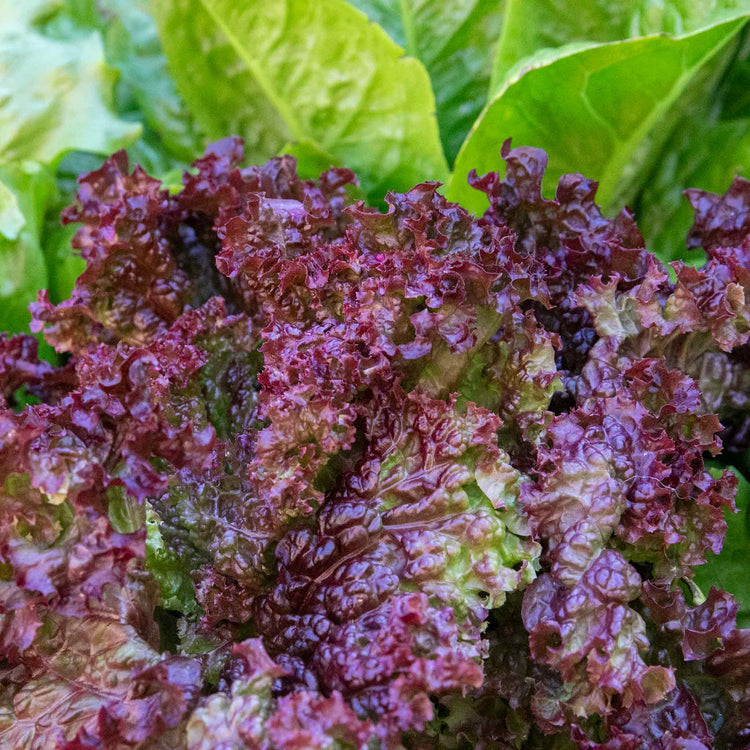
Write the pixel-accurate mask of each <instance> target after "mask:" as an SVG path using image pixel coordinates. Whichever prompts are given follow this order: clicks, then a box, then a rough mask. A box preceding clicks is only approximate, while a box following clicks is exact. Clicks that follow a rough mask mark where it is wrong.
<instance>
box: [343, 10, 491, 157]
mask: <svg viewBox="0 0 750 750" xmlns="http://www.w3.org/2000/svg"><path fill="white" fill-rule="evenodd" d="M350 2H351V4H352V5H354V6H355V7H357V8H359V9H360V10H362V11H364V12H365V13H367V16H368V18H370V19H372V20H373V21H375V22H376V23H379V24H380V25H381V26H382V27H383V28H384V29H385V30H386V31H387V32H388V34H389V35H390V36H391V38H392V39H393V40H394V41H396V42H397V43H398V44H400V45H401V46H402V47H403V48H404V49H405V50H406V53H407V54H408V55H411V56H412V57H416V58H417V59H418V60H421V61H422V62H423V63H424V66H425V67H426V68H427V72H428V73H429V74H430V79H431V80H432V88H433V89H434V91H435V98H436V100H437V118H438V123H439V125H440V135H441V137H442V140H443V145H444V146H445V150H446V152H447V154H448V158H449V159H450V160H451V161H452V160H453V159H455V158H456V154H457V153H458V149H459V148H460V147H461V143H462V141H463V140H464V138H465V137H466V134H467V133H468V132H469V129H470V128H471V126H472V124H473V123H474V120H475V119H476V117H477V115H478V114H479V113H480V112H481V110H482V107H483V106H484V104H485V101H486V100H487V86H488V84H489V76H490V69H491V66H492V50H493V48H494V46H495V44H496V42H497V39H498V36H499V34H500V27H501V21H502V13H501V8H502V3H501V2H498V1H497V0H350Z"/></svg>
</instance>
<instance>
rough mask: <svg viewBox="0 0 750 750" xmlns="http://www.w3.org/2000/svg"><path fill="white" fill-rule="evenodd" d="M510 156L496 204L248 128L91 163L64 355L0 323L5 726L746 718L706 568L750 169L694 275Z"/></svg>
mask: <svg viewBox="0 0 750 750" xmlns="http://www.w3.org/2000/svg"><path fill="white" fill-rule="evenodd" d="M503 158H504V159H505V161H506V167H507V168H506V175H505V177H504V178H503V179H501V178H500V176H499V175H496V174H490V175H485V176H484V177H481V178H479V177H477V176H476V175H473V176H472V177H471V181H472V184H474V185H475V186H476V187H477V188H479V189H481V190H483V191H484V192H486V193H487V195H488V197H489V199H490V208H489V209H488V210H487V212H486V213H485V215H484V216H483V217H481V218H475V217H473V216H471V215H470V214H468V213H467V212H466V211H464V210H463V209H462V208H461V207H460V206H458V205H456V204H452V203H449V202H447V201H446V200H445V199H444V198H443V197H442V195H441V194H440V193H439V192H438V185H437V184H436V183H424V184H421V185H417V186H416V187H415V188H414V189H412V190H411V191H409V192H408V193H406V194H389V195H388V196H386V203H387V210H386V211H385V213H383V212H379V211H377V210H375V209H372V208H369V207H367V206H365V205H364V204H362V203H361V202H359V201H354V200H353V199H352V197H351V195H352V187H353V186H354V185H355V184H356V181H355V177H354V175H353V174H352V173H351V172H349V171H348V170H345V169H332V170H330V171H328V172H326V173H324V174H323V175H321V177H320V179H319V180H318V181H309V180H301V179H300V178H299V177H298V175H297V173H296V163H295V161H294V159H292V158H291V157H280V158H277V159H272V160H271V161H270V162H269V163H268V164H266V165H265V166H262V167H241V166H240V163H241V161H242V143H241V141H239V139H227V140H225V141H221V142H219V143H217V144H214V145H213V146H211V147H210V148H209V149H208V150H207V152H206V154H205V155H204V156H203V157H202V158H201V159H199V160H198V161H196V163H195V165H194V170H193V172H192V173H186V175H185V178H184V187H183V189H182V191H181V192H179V193H178V194H176V195H170V194H169V193H168V192H167V191H166V190H164V189H163V188H162V186H161V184H160V183H159V182H158V181H157V180H154V179H152V178H151V177H149V176H148V175H146V174H145V172H144V171H143V170H141V169H140V168H138V167H136V168H135V170H133V171H132V172H131V171H129V167H128V163H127V158H126V156H125V155H124V153H118V154H115V155H114V156H113V157H111V158H110V159H109V160H107V162H105V164H104V165H103V166H102V167H101V169H99V170H97V171H96V172H93V173H91V174H89V175H86V176H84V177H82V178H81V180H80V191H79V195H78V200H77V202H76V204H75V205H74V206H73V207H71V208H69V209H68V210H67V211H66V212H65V214H64V220H65V221H68V222H77V223H79V224H80V225H81V228H80V229H79V231H78V234H77V235H76V237H75V240H74V247H75V248H76V249H77V250H78V251H79V252H80V253H81V255H82V256H83V258H84V259H85V260H86V270H85V271H84V273H83V274H82V275H81V276H80V278H79V279H78V281H77V282H76V285H75V288H74V290H73V293H72V294H71V297H70V299H69V300H67V301H65V302H62V303H61V304H59V305H57V306H54V305H52V304H51V303H50V301H49V299H48V297H47V296H46V294H45V293H41V294H40V296H39V299H38V301H37V302H36V303H34V305H32V314H33V324H32V326H33V330H34V331H37V332H38V331H43V332H44V335H45V337H46V339H47V341H48V342H49V343H50V344H52V345H53V346H54V347H55V348H56V350H57V351H58V352H60V353H64V354H65V355H66V356H67V358H68V359H67V364H65V365H64V366H62V367H53V366H52V365H49V364H48V363H46V362H44V361H41V360H40V359H39V358H38V357H37V351H36V341H35V340H34V339H33V338H32V337H30V336H13V337H5V338H2V339H0V384H1V385H2V395H3V398H4V401H3V408H2V410H0V483H1V484H0V656H1V657H2V661H0V746H2V747H8V748H21V747H24V748H40V749H42V748H44V749H46V748H65V749H67V750H74V749H83V748H87V749H90V748H102V749H104V748H107V749H109V748H127V747H142V748H187V749H191V750H198V749H199V748H200V749H202V748H205V750H209V749H214V748H241V747H245V748H262V749H263V750H273V749H281V748H295V749H299V750H302V749H303V748H372V750H374V749H375V748H397V747H407V748H428V747H433V748H437V747H445V748H452V747H464V746H466V745H467V743H468V745H469V746H476V747H500V748H505V747H508V748H510V747H514V748H518V747H547V746H549V747H553V746H554V747H563V746H564V745H565V743H570V742H573V743H576V744H577V745H578V746H579V747H581V748H586V749H589V748H591V749H593V748H607V749H610V750H614V749H615V748H619V749H623V750H625V749H627V750H635V749H636V748H646V747H657V748H663V750H674V749H676V748H683V749H684V748H695V750H698V748H712V747H714V746H722V747H740V746H742V745H743V744H744V743H746V742H747V741H749V740H750V721H749V720H748V716H750V693H749V692H748V684H750V674H749V673H748V669H749V668H750V667H749V666H748V665H749V664H750V643H749V639H748V633H747V631H739V630H737V628H736V624H735V615H736V611H737V607H736V605H735V604H734V602H733V601H732V598H731V596H730V595H729V594H726V593H724V592H721V591H718V590H716V589H711V591H710V592H709V593H708V595H707V597H705V600H702V598H701V595H700V593H699V592H697V589H693V596H692V598H691V597H688V599H691V600H690V601H688V600H686V598H685V595H684V592H683V587H684V586H686V583H685V582H686V581H688V582H690V579H691V578H692V575H693V573H692V570H693V568H694V566H696V565H700V564H702V563H703V562H705V560H706V554H707V552H714V553H715V552H718V551H720V549H721V546H722V543H723V538H724V533H725V529H726V525H725V522H724V515H723V512H724V508H725V507H727V508H732V507H733V497H734V491H735V486H736V480H735V479H734V477H733V475H731V474H730V473H729V472H726V473H725V474H723V475H721V476H718V477H715V476H713V475H712V474H711V473H710V472H709V471H708V470H707V468H706V467H705V466H704V457H705V456H707V455H717V454H718V453H719V452H720V451H721V450H722V445H723V441H728V442H729V443H730V445H731V447H733V448H734V449H741V448H747V447H748V444H749V443H750V408H748V401H747V396H746V394H747V392H748V389H749V388H750V356H748V347H749V346H750V343H749V341H750V308H749V307H748V302H747V300H748V298H749V297H748V295H749V294H750V238H749V237H750V234H749V233H750V219H748V217H750V189H748V183H746V182H744V181H742V180H739V179H738V180H737V181H735V183H734V184H733V185H732V187H731V188H730V190H729V192H728V193H727V194H726V195H725V196H724V197H719V196H714V195H710V194H707V193H702V192H699V191H689V193H688V196H689V199H690V201H691V203H692V204H693V206H694V207H695V209H696V223H695V225H694V227H693V229H692V230H691V233H690V238H689V244H690V246H695V245H698V244H700V245H702V246H703V247H704V249H705V250H706V251H707V253H708V256H709V257H708V261H707V263H706V265H705V266H704V267H703V268H698V269H695V268H691V267H687V266H684V265H682V264H679V263H676V264H674V272H675V281H670V277H669V273H668V271H667V269H666V268H665V267H664V266H662V264H661V263H660V262H659V261H657V260H656V259H655V257H654V256H652V255H650V254H649V253H648V252H647V251H646V249H645V248H644V243H643V238H642V237H641V235H640V233H639V231H638V229H637V227H636V225H635V222H634V219H633V216H632V215H631V213H630V212H629V211H627V210H624V211H623V212H621V213H620V215H619V216H617V217H616V218H615V219H609V218H607V217H605V216H603V215H602V214H601V212H600V211H599V209H598V208H597V206H596V204H595V201H594V198H595V192H596V187H597V186H596V183H595V182H592V181H590V180H586V179H585V178H583V177H582V176H580V175H566V176H564V177H563V178H562V179H561V181H560V184H559V186H558V189H557V193H556V195H555V198H554V200H547V199H545V198H543V196H542V194H541V184H542V177H543V173H544V169H545V166H546V156H545V155H544V153H543V152H541V151H539V150H536V149H530V148H518V149H514V150H511V149H510V146H509V144H507V145H506V147H504V149H503ZM717 705H719V706H720V708H721V710H720V720H717V713H716V706H717Z"/></svg>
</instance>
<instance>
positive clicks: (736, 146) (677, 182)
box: [634, 28, 750, 263]
mask: <svg viewBox="0 0 750 750" xmlns="http://www.w3.org/2000/svg"><path fill="white" fill-rule="evenodd" d="M742 36H743V38H742V39H741V40H740V42H741V43H740V44H739V45H737V48H736V49H731V50H729V52H730V53H731V54H730V55H728V58H730V59H729V62H728V64H727V62H726V61H725V62H724V65H722V66H720V68H719V70H718V71H716V73H715V74H714V77H715V78H717V79H718V80H716V82H715V83H714V84H713V86H712V87H711V90H712V95H711V96H708V97H706V99H705V101H704V102H703V103H702V106H699V107H697V108H696V109H694V110H693V111H689V112H686V113H685V114H684V115H683V116H682V118H681V119H680V121H679V123H678V124H677V126H676V127H675V129H674V132H673V135H672V137H671V138H670V141H669V153H668V154H667V153H665V154H664V156H663V157H662V158H660V159H659V160H658V162H657V163H656V166H655V168H654V170H653V171H652V173H651V174H650V175H648V176H647V178H646V179H645V180H644V187H643V190H642V192H641V193H640V195H639V196H638V199H637V200H636V202H635V204H634V208H635V210H636V213H637V215H638V217H639V225H640V226H641V229H642V230H643V233H644V235H645V236H646V237H647V239H648V240H649V242H650V244H651V246H652V247H653V248H654V249H655V250H656V251H657V252H658V254H659V256H660V257H661V258H662V259H663V260H665V261H667V260H677V259H680V260H684V261H686V262H688V263H691V262H693V263H700V262H702V261H703V260H704V259H705V256H704V254H703V253H701V252H700V251H697V252H695V253H693V254H686V253H685V236H686V234H687V231H688V229H689V228H690V225H691V224H692V221H693V210H692V208H691V206H690V204H689V203H688V201H687V200H686V199H685V197H684V196H683V190H684V189H685V188H687V187H695V188H700V189H701V190H708V191H710V192H714V193H723V192H724V191H725V190H726V189H727V187H728V185H729V184H730V183H731V182H732V179H733V178H734V177H735V176H736V175H741V176H743V177H745V178H747V177H748V176H749V175H750V95H749V94H748V91H749V90H750V88H749V87H748V85H747V81H748V80H750V78H749V77H750V29H748V28H746V29H745V31H744V33H743V35H742Z"/></svg>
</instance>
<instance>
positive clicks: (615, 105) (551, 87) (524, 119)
mask: <svg viewBox="0 0 750 750" xmlns="http://www.w3.org/2000/svg"><path fill="white" fill-rule="evenodd" d="M744 22H745V18H738V19H733V20H731V21H725V22H723V23H720V24H719V25H717V26H715V27H711V28H708V29H705V30H703V31H699V32H695V33H692V34H689V35H686V36H683V37H678V38H669V37H664V36H653V37H645V38H641V39H633V40H628V41H620V42H612V43H609V44H602V45H598V46H595V47H590V48H587V49H583V50H577V51H575V50H574V51H571V52H570V53H569V54H567V55H564V56H562V57H559V58H558V59H555V60H553V61H551V62H548V63H547V64H543V65H541V66H539V67H535V68H533V69H531V70H529V71H528V72H526V73H525V75H523V76H521V77H520V78H518V79H516V80H514V81H512V82H511V83H510V84H509V85H508V86H507V87H506V88H504V89H503V90H501V91H500V92H499V93H498V94H497V95H496V96H495V98H494V99H493V100H492V101H491V102H490V103H489V104H488V106H487V108H486V109H485V111H484V112H483V114H482V115H481V117H480V119H479V120H478V121H477V123H476V124H475V126H474V128H473V130H472V132H471V134H470V135H469V137H468V138H467V140H466V142H465V143H464V145H463V147H462V148H461V151H460V153H459V155H458V158H457V160H456V167H455V170H454V174H453V177H452V178H451V181H450V183H449V186H448V196H449V197H450V198H451V199H452V200H457V201H460V202H462V203H463V204H464V205H465V206H466V207H467V208H469V209H470V210H473V211H482V210H484V207H485V206H486V205H487V201H486V198H485V197H484V196H482V195H481V194H480V193H478V192H477V191H474V190H472V189H471V188H469V187H468V185H467V184H466V176H467V174H468V172H469V170H471V169H472V168H475V169H476V170H477V172H479V173H480V174H482V173H485V172H488V171H492V170H497V169H498V168H499V167H500V156H499V153H500V147H501V145H502V142H503V141H504V140H505V139H506V138H508V137H512V138H513V141H514V144H515V145H517V146H518V145H533V146H539V147H541V148H544V149H545V150H546V151H547V152H548V154H549V169H548V170H547V175H546V179H545V185H546V187H547V188H549V187H551V186H554V185H555V184H556V183H557V181H558V179H559V178H560V176H561V175H562V174H565V173H567V172H581V173H583V174H585V175H586V176H587V177H590V178H593V179H596V180H599V182H600V188H599V193H598V199H599V201H600V202H601V203H602V204H603V205H605V206H607V207H609V206H612V205H615V206H618V205H620V204H622V203H623V202H626V201H627V200H629V199H630V198H632V197H633V195H634V193H635V192H636V190H637V188H638V187H639V186H640V180H642V179H643V176H644V171H645V170H647V169H649V168H650V167H651V161H652V160H653V158H654V156H655V155H656V154H658V152H659V149H660V148H661V146H662V145H663V144H664V141H665V139H666V138H667V136H668V135H669V133H670V130H671V126H673V125H674V124H675V123H676V122H677V121H678V119H679V117H680V115H681V114H682V112H684V111H687V109H688V108H689V106H690V105H691V104H694V99H696V98H698V97H699V96H700V95H702V94H703V93H704V92H702V90H699V89H696V90H693V91H689V88H690V86H691V83H692V82H693V81H694V80H696V79H697V77H698V75H699V74H700V72H701V70H702V68H703V66H704V65H706V64H707V63H709V62H710V61H711V60H712V59H713V58H714V57H715V56H716V55H717V54H719V53H720V52H721V51H722V50H723V49H724V48H725V47H726V45H727V44H728V43H729V42H731V40H732V39H733V38H734V37H735V36H736V34H737V33H738V32H739V30H740V29H741V28H742V26H743V24H744ZM686 94H689V95H688V96H686ZM681 107H682V109H681Z"/></svg>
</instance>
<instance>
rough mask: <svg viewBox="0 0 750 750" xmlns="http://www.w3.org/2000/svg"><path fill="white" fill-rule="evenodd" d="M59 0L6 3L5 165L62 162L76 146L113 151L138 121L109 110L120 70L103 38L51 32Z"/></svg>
mask: <svg viewBox="0 0 750 750" xmlns="http://www.w3.org/2000/svg"><path fill="white" fill-rule="evenodd" d="M55 7H57V3H54V2H50V1H49V0H23V2H18V1H17V0H0V160H5V161H8V160H24V159H25V160H31V161H36V162H41V163H51V162H54V161H56V160H57V159H58V158H59V157H60V156H61V155H62V154H63V153H65V152H66V151H69V150H72V149H86V150H88V151H96V152H100V153H110V152H111V151H114V150H116V149H117V148H120V147H122V146H125V145H127V144H128V143H130V142H132V141H133V140H135V138H136V137H137V136H138V133H139V132H140V128H139V127H138V125H136V124H132V123H126V122H123V121H122V120H120V119H118V118H117V117H116V116H115V115H114V114H113V112H112V111H111V109H110V93H111V89H112V85H113V83H114V73H113V71H112V70H111V69H109V68H108V67H107V66H106V65H105V63H104V55H103V50H102V44H101V40H100V38H99V36H98V35H97V34H88V35H85V36H81V35H80V34H76V35H75V36H74V37H71V38H70V39H62V38H59V36H57V35H54V36H53V35H45V34H43V33H42V29H41V28H40V26H39V25H40V24H41V23H42V22H43V21H44V19H45V17H46V16H48V15H49V13H51V12H52V11H53V10H54V9H55Z"/></svg>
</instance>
